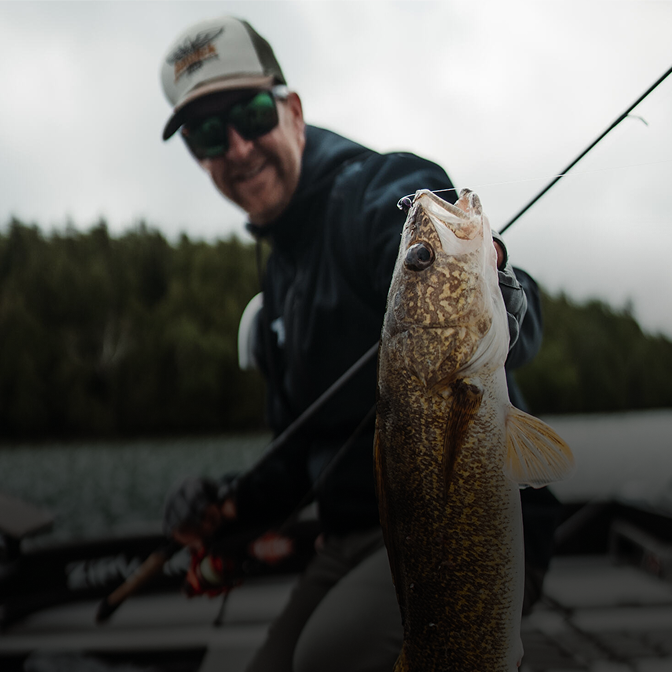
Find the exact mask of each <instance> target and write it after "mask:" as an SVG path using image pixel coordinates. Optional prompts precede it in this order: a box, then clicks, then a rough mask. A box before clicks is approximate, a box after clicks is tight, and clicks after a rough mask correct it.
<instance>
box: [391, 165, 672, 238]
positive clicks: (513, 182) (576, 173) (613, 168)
mask: <svg viewBox="0 0 672 673" xmlns="http://www.w3.org/2000/svg"><path fill="white" fill-rule="evenodd" d="M670 162H672V159H661V160H660V161H648V162H646V163H643V164H625V165H624V166H609V167H607V168H595V169H593V170H590V171H574V172H573V173H572V177H579V176H581V175H591V174H593V173H603V172H605V171H617V170H622V169H625V168H641V167H643V166H656V165H658V164H667V163H670ZM566 175H568V173H558V174H556V175H542V176H539V177H537V178H523V179H521V180H505V181H502V182H484V183H482V184H479V185H473V187H469V189H473V190H476V189H482V188H483V187H499V186H501V185H519V184H523V183H525V182H536V181H537V180H550V179H552V178H562V177H565V176H566ZM457 191H459V188H458V187H446V188H445V189H432V190H431V192H432V194H440V193H441V192H457ZM413 196H414V195H413V194H407V195H406V196H404V197H402V198H401V199H399V203H398V204H397V205H398V206H399V208H401V207H402V202H403V200H404V199H412V198H413ZM500 233H501V232H500Z"/></svg>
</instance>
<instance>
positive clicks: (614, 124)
mask: <svg viewBox="0 0 672 673" xmlns="http://www.w3.org/2000/svg"><path fill="white" fill-rule="evenodd" d="M670 73H672V68H669V69H668V70H667V72H665V74H663V75H662V76H661V77H659V78H658V79H657V80H656V81H655V82H654V83H653V84H652V85H651V86H650V87H649V88H648V89H647V90H646V91H645V92H644V93H643V94H642V95H641V96H640V97H639V98H638V99H637V100H636V101H635V102H634V103H633V104H632V105H630V107H628V109H627V110H625V112H623V113H621V114H620V115H619V116H618V117H617V118H616V119H615V120H614V121H613V122H612V123H611V124H610V125H609V126H608V127H607V128H606V129H605V130H604V131H603V132H602V133H601V134H600V135H599V136H598V137H597V138H596V139H595V140H593V142H592V143H590V145H588V147H586V149H585V150H583V152H581V154H579V156H578V157H576V159H574V161H572V162H571V163H570V164H569V165H568V166H567V167H566V168H564V169H563V170H562V171H560V177H556V178H553V180H551V181H550V182H549V183H548V184H547V185H546V186H545V187H544V188H543V189H542V190H541V191H540V192H539V193H538V194H537V195H536V196H535V197H534V198H533V199H532V200H531V201H530V202H529V203H528V204H527V205H526V206H525V207H524V208H522V209H521V210H519V211H518V212H517V213H516V214H515V215H514V216H513V217H512V218H511V219H510V220H509V221H508V222H507V223H506V224H505V225H504V226H503V227H502V228H501V229H500V230H499V233H500V234H503V233H504V232H505V231H506V230H507V229H508V228H509V227H510V226H511V225H512V224H513V223H514V222H515V221H516V220H518V218H520V217H521V216H522V215H523V214H524V213H526V212H527V211H528V210H529V209H530V208H531V207H532V206H533V205H534V204H535V203H536V202H537V201H538V200H539V199H540V198H541V197H542V196H543V195H544V194H545V193H546V192H547V191H548V190H549V189H550V188H551V187H552V186H553V185H554V184H555V183H556V182H557V181H558V180H560V178H561V177H562V176H563V175H566V174H567V173H568V172H569V171H570V170H571V169H572V168H573V167H574V166H575V165H576V164H578V163H579V161H581V159H583V157H585V156H586V154H588V152H590V150H592V149H593V147H595V145H597V144H598V143H599V142H600V141H601V140H602V138H604V137H605V136H606V135H607V134H608V133H609V132H610V131H612V130H613V129H615V128H616V127H617V126H618V125H619V124H620V123H621V122H622V121H623V120H624V119H626V118H627V117H628V116H629V115H630V113H631V112H632V111H633V110H634V109H635V108H636V107H637V106H638V105H639V104H640V103H641V102H642V101H643V100H644V99H645V98H646V97H647V96H648V95H649V94H650V93H651V92H652V91H653V90H654V89H655V88H656V87H657V86H658V85H659V84H661V83H662V82H663V81H664V80H665V79H666V78H667V77H668V76H669V75H670Z"/></svg>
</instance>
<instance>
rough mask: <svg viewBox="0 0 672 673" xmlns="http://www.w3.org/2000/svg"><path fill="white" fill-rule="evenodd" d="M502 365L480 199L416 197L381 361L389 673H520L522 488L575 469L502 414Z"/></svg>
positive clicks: (379, 423) (558, 446)
mask: <svg viewBox="0 0 672 673" xmlns="http://www.w3.org/2000/svg"><path fill="white" fill-rule="evenodd" d="M507 352H508V322H507V317H506V310H505V308H504V304H503V300H502V297H501V294H500V291H499V288H498V282H497V271H496V256H495V249H494V246H493V244H492V238H491V234H490V230H489V226H488V224H487V219H486V218H485V217H484V216H483V215H482V211H481V207H480V203H479V201H478V197H477V196H476V195H475V194H473V192H469V191H468V190H465V192H463V193H462V194H461V196H460V200H459V201H458V203H457V204H456V206H452V205H451V204H448V203H446V202H444V201H443V200H442V199H440V198H439V197H437V196H436V195H434V194H432V193H431V192H428V191H426V190H422V191H420V192H418V193H416V195H415V198H414V201H413V206H412V207H411V209H410V211H409V214H408V218H407V220H406V224H405V226H404V231H403V233H402V241H401V245H400V251H399V257H398V259H397V263H396V266H395V271H394V274H393V279H392V283H391V286H390V292H389V295H388V308H387V312H386V316H385V321H384V326H383V332H382V336H381V345H380V351H379V359H378V405H377V419H376V446H375V464H376V477H377V488H378V498H379V507H380V514H381V523H382V526H383V532H384V534H385V542H386V546H387V549H388V555H389V558H390V567H391V570H392V575H393V579H394V582H395V588H396V591H397V598H398V602H399V606H400V610H401V615H402V621H403V625H404V643H403V648H402V651H401V653H400V656H399V659H398V661H397V665H396V670H427V671H431V670H461V671H465V670H481V671H487V670H516V667H517V664H518V662H519V661H520V658H521V656H522V645H521V643H520V637H519V631H520V615H521V610H522V599H523V586H524V581H523V578H524V567H523V558H524V556H523V537H522V517H521V511H520V496H519V484H520V483H523V484H526V483H530V484H532V485H534V486H540V485H542V484H543V483H548V481H550V480H553V479H557V478H562V477H563V476H565V475H566V474H568V473H569V471H570V470H571V465H572V460H571V452H570V451H569V448H568V447H567V446H566V445H565V444H564V442H562V440H561V439H560V438H559V437H557V435H555V433H554V432H553V431H552V430H551V429H550V428H547V427H546V426H543V431H542V430H540V428H539V427H538V426H536V425H535V426H530V422H532V419H531V417H528V416H527V415H526V414H523V413H522V412H520V411H518V410H515V409H513V407H511V406H510V403H509V402H508V395H507V392H506V381H505V374H504V361H505V359H506V355H507ZM509 418H515V419H516V420H517V424H516V427H513V424H509V423H507V421H508V420H509ZM534 422H536V424H540V423H541V422H540V421H538V420H536V419H534ZM516 433H519V435H518V436H516ZM540 435H543V437H544V439H543V441H542V440H541V439H540ZM521 440H522V441H521ZM525 440H529V441H531V442H532V443H534V444H536V445H537V446H538V450H536V452H533V453H535V455H534V456H532V457H530V455H528V454H530V451H529V449H526V448H525V447H526V446H527V444H526V441H525ZM539 446H540V448H539ZM521 447H522V448H521Z"/></svg>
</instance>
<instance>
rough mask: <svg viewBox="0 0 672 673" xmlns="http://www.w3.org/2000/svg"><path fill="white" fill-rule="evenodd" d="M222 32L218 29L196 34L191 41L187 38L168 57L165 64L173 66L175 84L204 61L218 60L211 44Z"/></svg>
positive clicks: (221, 29)
mask: <svg viewBox="0 0 672 673" xmlns="http://www.w3.org/2000/svg"><path fill="white" fill-rule="evenodd" d="M223 32H224V28H219V29H217V30H206V31H203V32H201V33H197V34H196V36H195V37H194V38H193V39H191V38H190V37H187V38H185V40H184V42H183V43H182V44H181V45H180V46H179V47H177V49H175V51H173V53H172V54H169V55H168V58H167V59H166V62H167V63H168V64H169V65H174V66H175V81H176V82H177V80H178V79H180V77H182V75H184V74H185V73H187V74H191V73H193V72H195V71H196V70H198V69H199V68H201V67H202V66H203V63H204V62H205V61H207V60H209V59H211V58H218V56H217V50H216V49H215V46H214V45H213V44H212V43H213V41H214V40H215V38H217V37H219V36H220V35H221V34H222V33H223Z"/></svg>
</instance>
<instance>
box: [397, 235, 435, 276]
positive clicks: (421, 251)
mask: <svg viewBox="0 0 672 673" xmlns="http://www.w3.org/2000/svg"><path fill="white" fill-rule="evenodd" d="M434 257H435V255H434V248H432V246H431V245H430V244H429V243H426V242H424V241H423V242H422V243H416V244H415V245H412V246H411V247H410V248H409V249H408V250H407V251H406V259H405V260H404V264H405V265H406V268H407V269H410V270H411V271H424V270H425V269H426V268H427V267H428V266H431V265H432V264H433V262H434Z"/></svg>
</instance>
